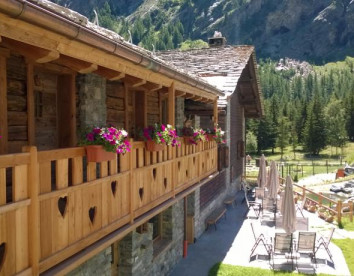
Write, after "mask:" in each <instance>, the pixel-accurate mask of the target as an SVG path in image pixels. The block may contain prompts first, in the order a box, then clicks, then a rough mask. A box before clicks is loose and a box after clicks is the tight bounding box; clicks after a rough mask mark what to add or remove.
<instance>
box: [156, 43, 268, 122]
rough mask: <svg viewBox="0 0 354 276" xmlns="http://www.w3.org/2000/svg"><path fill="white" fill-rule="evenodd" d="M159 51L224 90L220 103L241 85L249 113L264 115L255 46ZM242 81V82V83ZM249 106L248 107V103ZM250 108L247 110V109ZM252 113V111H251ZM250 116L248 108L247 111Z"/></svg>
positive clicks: (169, 61) (242, 99)
mask: <svg viewBox="0 0 354 276" xmlns="http://www.w3.org/2000/svg"><path fill="white" fill-rule="evenodd" d="M156 55H157V56H158V57H159V58H161V59H163V60H165V61H166V62H168V63H171V64H173V65H174V66H176V67H178V68H179V69H180V70H184V71H186V72H188V73H189V74H193V75H195V76H196V77H199V78H202V79H204V80H205V81H207V82H208V83H209V84H211V85H213V86H216V87H217V88H218V89H220V90H221V91H223V92H224V93H225V96H224V97H219V101H218V103H219V106H221V107H224V106H226V104H227V97H228V96H230V95H231V94H232V93H234V92H235V91H236V87H237V86H238V85H239V89H238V90H237V91H239V93H240V95H239V97H240V102H241V104H242V101H243V103H244V104H245V105H246V103H247V105H248V110H251V109H252V110H251V111H250V116H249V117H261V116H263V104H262V96H261V90H260V85H259V78H258V74H257V67H256V66H257V65H256V58H255V53H254V47H253V46H247V45H242V46H223V47H213V48H203V49H192V50H188V51H179V50H170V51H162V52H157V53H156ZM241 83H242V84H241ZM245 109H246V107H245ZM246 111H247V110H246ZM251 113H252V114H251ZM246 116H247V112H246Z"/></svg>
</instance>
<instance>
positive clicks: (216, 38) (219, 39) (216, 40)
mask: <svg viewBox="0 0 354 276" xmlns="http://www.w3.org/2000/svg"><path fill="white" fill-rule="evenodd" d="M208 40H209V47H222V46H225V45H226V38H225V37H223V36H222V34H221V32H218V31H215V32H214V35H213V37H210V38H209V39H208Z"/></svg>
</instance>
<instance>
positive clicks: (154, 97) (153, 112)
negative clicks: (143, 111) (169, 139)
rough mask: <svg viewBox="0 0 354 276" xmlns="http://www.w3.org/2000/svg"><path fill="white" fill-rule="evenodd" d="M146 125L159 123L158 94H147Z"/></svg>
mask: <svg viewBox="0 0 354 276" xmlns="http://www.w3.org/2000/svg"><path fill="white" fill-rule="evenodd" d="M147 123H148V125H154V123H160V106H159V94H158V92H156V91H154V92H147Z"/></svg>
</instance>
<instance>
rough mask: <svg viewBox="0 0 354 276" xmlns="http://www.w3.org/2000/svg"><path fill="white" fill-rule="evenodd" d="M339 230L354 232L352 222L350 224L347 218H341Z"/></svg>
mask: <svg viewBox="0 0 354 276" xmlns="http://www.w3.org/2000/svg"><path fill="white" fill-rule="evenodd" d="M339 228H341V229H345V230H347V231H354V221H352V222H350V220H349V218H348V217H343V218H342V223H341V224H340V225H339ZM353 253H354V252H353ZM353 256H354V255H353ZM353 275H354V274H353Z"/></svg>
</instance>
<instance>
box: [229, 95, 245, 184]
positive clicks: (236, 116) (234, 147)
mask: <svg viewBox="0 0 354 276" xmlns="http://www.w3.org/2000/svg"><path fill="white" fill-rule="evenodd" d="M237 94H238V89H236V92H235V93H234V94H232V96H231V99H230V104H229V106H230V109H229V110H230V112H229V113H230V126H229V130H230V153H232V154H230V174H229V175H230V182H229V183H230V184H233V185H237V188H238V189H239V188H240V187H239V183H240V179H241V177H242V174H243V172H244V166H245V158H244V157H241V156H240V151H239V148H238V143H239V142H240V141H245V133H244V129H245V119H244V108H243V107H242V106H241V105H240V103H239V101H238V95H237ZM231 126H232V127H231Z"/></svg>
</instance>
